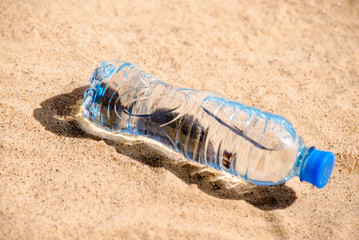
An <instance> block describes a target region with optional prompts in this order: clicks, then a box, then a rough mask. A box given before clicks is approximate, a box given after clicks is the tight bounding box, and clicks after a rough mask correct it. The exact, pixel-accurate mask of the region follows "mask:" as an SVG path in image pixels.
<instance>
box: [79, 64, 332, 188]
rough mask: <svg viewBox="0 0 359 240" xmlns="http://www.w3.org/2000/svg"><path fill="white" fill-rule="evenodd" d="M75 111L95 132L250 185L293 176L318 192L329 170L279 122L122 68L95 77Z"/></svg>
mask: <svg viewBox="0 0 359 240" xmlns="http://www.w3.org/2000/svg"><path fill="white" fill-rule="evenodd" d="M83 108H84V115H85V117H86V118H87V119H88V120H89V121H90V122H91V123H92V124H94V125H96V126H97V127H99V128H101V129H104V130H107V131H110V132H112V133H115V134H117V133H119V134H122V133H125V134H133V135H141V136H146V137H148V138H152V139H155V140H156V141H159V142H161V143H162V144H164V145H165V146H167V147H168V148H170V149H173V150H174V151H176V152H179V153H181V154H182V155H183V156H184V157H186V158H187V159H188V160H192V161H196V162H199V163H201V164H204V165H207V166H210V167H213V168H215V169H220V170H224V171H226V172H228V173H230V174H232V175H235V176H240V177H242V178H244V179H245V180H248V181H250V182H253V183H255V184H257V185H265V186H268V185H276V184H280V183H283V182H285V181H288V180H289V179H291V178H293V177H295V176H299V177H300V180H301V181H307V182H310V183H312V184H313V185H315V186H317V187H318V188H322V187H324V186H325V185H326V184H327V182H328V180H329V178H330V175H331V173H332V170H333V167H334V161H335V160H334V155H333V153H331V152H325V151H320V150H317V149H315V148H314V147H311V148H307V147H305V145H304V142H303V140H302V138H301V137H300V136H298V134H296V132H295V130H294V128H293V126H292V125H291V124H290V123H289V122H288V121H287V120H286V119H285V118H283V117H280V116H278V115H274V114H271V113H268V112H264V111H261V110H259V109H256V108H254V107H249V106H246V105H244V104H241V103H239V102H234V101H231V100H230V99H228V98H224V97H221V96H219V95H218V94H215V93H213V92H205V91H196V90H192V89H187V88H179V87H173V86H171V85H169V84H167V83H165V82H162V81H160V80H158V79H157V78H155V77H154V76H152V75H151V74H149V73H146V72H144V71H142V70H141V69H140V68H138V67H137V66H135V65H133V64H131V63H128V62H123V61H105V62H103V63H102V64H101V65H100V66H99V67H98V68H96V69H95V71H94V73H93V75H92V76H91V78H90V88H88V89H87V90H86V92H85V94H84V100H83Z"/></svg>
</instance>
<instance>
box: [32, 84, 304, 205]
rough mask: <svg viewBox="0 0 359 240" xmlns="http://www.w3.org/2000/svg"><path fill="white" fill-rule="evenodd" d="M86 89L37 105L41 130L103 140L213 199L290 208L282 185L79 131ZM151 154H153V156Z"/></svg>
mask: <svg viewBox="0 0 359 240" xmlns="http://www.w3.org/2000/svg"><path fill="white" fill-rule="evenodd" d="M86 88H87V86H83V87H80V88H76V89H75V90H73V91H72V92H71V93H66V94H61V95H57V96H55V97H52V98H49V99H47V100H45V101H43V102H42V103H41V108H36V109H35V110H34V117H35V119H37V120H38V121H39V122H40V123H41V124H42V125H43V126H44V127H45V128H46V130H49V131H51V132H53V133H55V134H57V135H59V136H65V137H71V138H90V139H93V140H96V141H99V140H104V141H105V142H106V143H107V144H109V145H111V146H113V147H115V148H116V150H117V152H118V153H120V154H123V155H127V156H129V157H131V158H132V159H135V160H137V161H139V162H141V163H144V164H147V165H149V166H151V167H162V168H165V169H167V170H168V171H170V172H172V173H173V174H174V175H176V176H177V177H178V178H180V179H181V180H182V181H184V182H185V183H187V184H196V185H197V186H198V188H199V189H200V190H201V191H203V192H205V193H207V194H209V195H211V196H214V197H217V198H223V199H232V200H244V201H246V202H248V203H250V204H252V205H253V206H255V207H257V208H259V209H262V210H274V209H283V208H286V207H288V206H290V205H292V204H293V203H294V202H295V200H296V198H297V196H296V194H295V192H294V190H293V189H291V188H290V187H287V186H285V185H284V184H281V185H277V186H270V187H261V186H256V185H254V184H251V183H247V182H245V183H243V181H240V182H237V183H235V182H233V181H232V180H230V179H227V178H225V177H224V174H223V173H220V172H216V171H212V170H210V169H209V168H207V167H204V166H202V165H200V164H196V163H192V162H190V161H187V160H181V161H175V160H173V159H172V158H170V157H169V156H168V154H165V153H159V152H158V151H147V150H150V149H151V146H148V145H149V144H148V143H147V144H146V143H144V142H140V143H136V144H134V145H131V149H132V151H128V144H126V141H123V142H121V141H113V140H106V139H101V138H100V137H97V136H95V135H92V134H89V133H87V132H85V131H84V130H82V128H81V126H80V124H79V122H78V120H76V118H75V117H74V116H75V115H76V114H77V113H78V111H79V105H80V103H79V101H80V100H82V98H83V93H84V91H85V90H86ZM154 152H155V153H154Z"/></svg>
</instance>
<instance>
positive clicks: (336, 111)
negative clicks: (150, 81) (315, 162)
mask: <svg viewBox="0 0 359 240" xmlns="http://www.w3.org/2000/svg"><path fill="white" fill-rule="evenodd" d="M106 59H121V60H126V61H129V62H132V63H134V64H136V65H138V66H140V67H141V68H142V69H144V70H146V71H148V72H150V73H152V74H153V75H155V76H156V77H158V78H160V79H161V80H163V81H165V82H168V83H170V84H173V85H178V86H183V87H187V88H193V89H198V90H207V91H214V92H217V93H219V94H221V95H224V96H228V97H230V98H232V99H234V100H236V101H240V102H242V103H245V104H247V105H251V106H255V107H257V108H260V109H263V110H266V111H270V112H273V113H276V114H279V115H281V116H284V117H285V118H287V119H288V120H289V121H290V122H291V123H292V124H293V125H294V126H295V128H296V130H297V133H298V134H300V135H301V136H302V137H303V139H304V140H305V142H306V143H307V145H308V146H313V145H314V146H316V147H317V148H319V149H322V150H328V151H332V152H334V154H335V156H336V165H335V168H334V171H333V174H332V178H331V179H330V181H329V183H328V185H327V186H326V187H325V188H323V189H317V188H315V187H314V186H312V185H310V184H308V183H304V182H302V183H301V182H300V181H299V179H298V178H295V179H292V180H290V181H288V182H287V183H286V184H284V185H280V186H274V187H258V186H254V185H251V184H248V183H245V182H243V181H241V180H237V179H233V178H230V177H228V176H226V175H224V174H223V173H217V172H215V171H212V170H210V169H208V168H205V167H201V166H199V165H196V164H192V163H190V162H188V161H186V160H183V159H182V158H180V157H179V156H178V155H176V154H174V153H171V152H163V153H159V152H158V151H157V150H154V149H153V148H152V147H151V144H147V143H144V142H131V141H127V140H126V139H122V140H116V139H111V138H110V139H109V140H104V139H102V137H101V136H99V135H98V134H97V135H96V134H95V133H92V132H91V131H89V132H86V131H84V130H83V128H84V125H82V123H81V117H79V115H78V111H79V109H80V108H79V106H80V104H81V100H82V97H83V92H84V90H85V89H86V87H87V84H88V79H89V77H90V75H91V73H92V71H93V69H94V68H95V67H96V66H97V65H98V64H99V63H100V62H101V61H103V60H106ZM358 96H359V2H358V1H355V0H352V1H305V2H302V1H247V2H244V1H243V2H241V3H240V2H239V1H227V0H222V1H204V0H200V1H187V0H185V1H170V2H167V1H137V0H131V1H109V0H102V1H86V2H82V1H74V0H69V1H60V0H54V1H42V0H39V1H33V0H30V1H10V0H2V1H0V239H359V126H358V125H359V97H358ZM79 119H80V121H79ZM79 122H80V123H79Z"/></svg>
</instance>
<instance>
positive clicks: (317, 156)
mask: <svg viewBox="0 0 359 240" xmlns="http://www.w3.org/2000/svg"><path fill="white" fill-rule="evenodd" d="M308 154H309V156H306V158H305V159H304V162H303V164H302V167H301V171H300V176H299V177H300V181H306V182H309V183H311V184H313V185H314V186H316V187H317V188H322V187H324V186H325V185H326V184H327V182H328V181H329V178H330V175H331V174H332V171H333V167H334V162H335V157H334V154H333V153H332V152H326V151H321V150H318V149H315V148H312V149H309V151H308Z"/></svg>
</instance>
